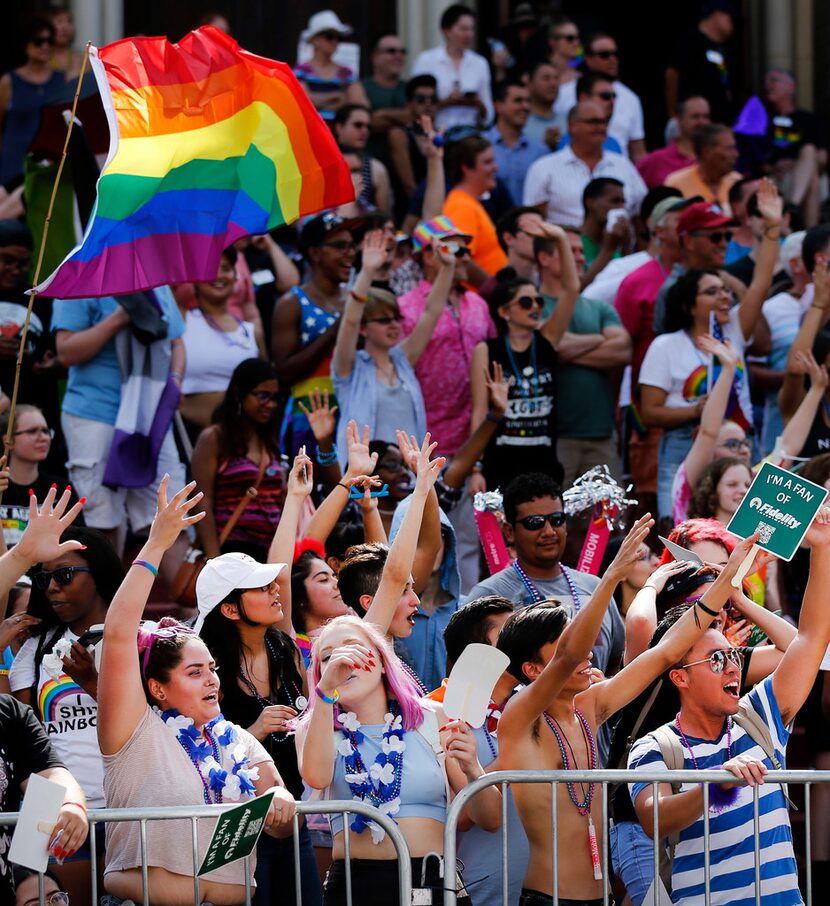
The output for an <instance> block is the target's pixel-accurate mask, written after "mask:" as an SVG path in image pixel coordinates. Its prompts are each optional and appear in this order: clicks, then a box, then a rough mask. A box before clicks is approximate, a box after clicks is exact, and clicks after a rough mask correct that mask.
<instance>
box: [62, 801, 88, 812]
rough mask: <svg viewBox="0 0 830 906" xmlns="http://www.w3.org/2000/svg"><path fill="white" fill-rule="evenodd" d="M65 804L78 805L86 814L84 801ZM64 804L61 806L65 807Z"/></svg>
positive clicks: (65, 803) (66, 803)
mask: <svg viewBox="0 0 830 906" xmlns="http://www.w3.org/2000/svg"><path fill="white" fill-rule="evenodd" d="M63 805H77V806H78V808H79V809H80V810H81V811H82V812H83V813H84V814H86V806H85V805H84V804H83V802H64V804H63ZM63 805H62V806H61V808H63Z"/></svg>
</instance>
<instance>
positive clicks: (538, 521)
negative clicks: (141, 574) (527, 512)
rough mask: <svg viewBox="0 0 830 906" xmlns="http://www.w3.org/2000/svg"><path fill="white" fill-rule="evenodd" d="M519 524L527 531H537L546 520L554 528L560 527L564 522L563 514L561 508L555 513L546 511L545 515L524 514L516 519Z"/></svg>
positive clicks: (542, 526)
mask: <svg viewBox="0 0 830 906" xmlns="http://www.w3.org/2000/svg"><path fill="white" fill-rule="evenodd" d="M516 521H517V522H518V523H519V525H521V526H522V527H523V528H526V529H527V530H528V531H529V532H538V531H539V530H540V529H541V528H544V525H545V523H546V522H548V523H550V525H552V526H553V527H554V528H561V527H562V526H563V525H564V524H565V514H564V513H563V512H562V510H559V512H557V513H548V514H547V515H546V516H525V517H524V519H517V520H516Z"/></svg>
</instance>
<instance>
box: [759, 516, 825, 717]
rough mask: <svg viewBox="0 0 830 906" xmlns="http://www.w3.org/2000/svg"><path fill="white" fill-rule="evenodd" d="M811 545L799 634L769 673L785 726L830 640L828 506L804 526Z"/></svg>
mask: <svg viewBox="0 0 830 906" xmlns="http://www.w3.org/2000/svg"><path fill="white" fill-rule="evenodd" d="M805 541H806V542H807V544H808V545H809V547H810V576H809V579H808V580H807V588H806V589H805V591H804V600H803V603H802V605H801V615H800V617H799V620H798V635H796V637H795V638H794V639H793V641H792V642H791V643H790V645H789V647H788V648H787V651H786V653H785V654H784V657H783V658H781V663H780V664H779V665H778V667H777V668H776V669H775V672H774V673H773V675H772V684H773V690H774V692H775V698H776V700H777V701H778V707H779V709H780V711H781V720H782V721H783V722H784V725H785V726H786V725H787V724H788V723H790V721H791V720H792V719H793V718H794V717H795V715H796V713H797V712H798V710H799V709H800V708H801V706H802V705H803V704H804V702H805V701H806V700H807V695H808V694H809V692H810V689H811V688H812V687H813V683H814V682H815V679H816V675H817V674H818V669H819V665H820V664H821V659H822V658H823V657H824V652H825V651H826V650H827V645H828V643H830V607H828V606H827V586H828V582H830V507H826V506H824V507H822V508H821V510H820V511H819V513H818V515H817V516H816V518H815V520H814V521H813V524H812V525H811V526H810V528H809V529H808V530H807V535H806V537H805Z"/></svg>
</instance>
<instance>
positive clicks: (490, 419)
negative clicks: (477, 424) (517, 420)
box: [484, 412, 504, 425]
mask: <svg viewBox="0 0 830 906" xmlns="http://www.w3.org/2000/svg"><path fill="white" fill-rule="evenodd" d="M484 417H485V418H486V419H487V421H488V422H492V423H493V424H494V425H498V424H499V423H500V422H501V420H502V419H503V418H504V416H503V415H493V413H492V412H488V413H487V415H485V416H484Z"/></svg>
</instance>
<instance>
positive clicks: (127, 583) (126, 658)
mask: <svg viewBox="0 0 830 906" xmlns="http://www.w3.org/2000/svg"><path fill="white" fill-rule="evenodd" d="M169 481H170V476H169V475H165V476H164V478H163V479H162V482H161V484H160V485H159V489H158V510H157V515H156V518H155V519H154V520H153V524H152V526H151V527H150V537H149V538H148V539H147V543H146V544H145V545H144V547H142V548H141V552H140V553H139V555H138V557H137V560H143V561H145V562H146V563H150V564H151V565H152V566H154V567H155V568H156V570H158V565H159V563H161V558H162V557H163V556H164V554H165V552H166V551H168V550H169V549H170V548H171V547H172V546H173V544H174V543H175V542H176V539H177V538H178V537H179V534H180V533H181V532H182V530H184V529H186V528H187V527H188V526H189V525H194V524H195V523H197V522H199V521H200V520H201V519H202V518H203V517H204V513H197V514H196V515H195V516H190V515H189V513H190V511H191V510H192V509H193V507H194V506H196V505H197V504H198V503H199V501H200V500H201V499H202V494H201V493H198V494H195V495H194V496H193V497H191V498H190V499H188V497H187V495H188V494H189V493H190V492H191V491H192V490H193V489H194V488H195V487H196V482H195V481H192V482H191V483H190V484H189V485H186V486H185V487H183V488H182V489H181V490H180V491H179V492H178V494H176V495H175V496H174V497H173V498H172V500H170V502H169V503H168V502H167V485H168V482H169ZM154 581H155V574H154V573H153V572H152V571H151V570H149V569H147V567H146V566H136V565H135V561H134V563H133V565H132V566H131V567H130V569H129V571H128V572H127V576H126V578H125V579H124V581H123V582H122V583H121V585H120V586H119V588H118V591H117V592H116V593H115V597H114V598H113V599H112V603H111V604H110V606H109V609H108V610H107V618H106V620H105V621H104V636H105V638H106V640H107V641H106V644H105V645H103V646H102V653H101V669H100V671H99V673H98V745H99V746H100V748H101V752H102V753H103V754H104V755H113V754H115V753H116V752H118V751H120V750H121V748H122V747H123V746H124V744H125V743H126V742H127V740H129V738H130V736H131V735H132V734H133V731H134V730H135V728H136V726H138V723H139V721H140V720H141V718H142V716H143V715H144V711H145V708H146V706H147V702H146V698H145V696H144V687H143V685H142V682H141V665H140V663H139V658H138V628H139V625H140V623H141V615H142V613H143V612H144V608H145V606H146V604H147V598H148V596H149V594H150V589H151V588H152V587H153V582H154Z"/></svg>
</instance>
